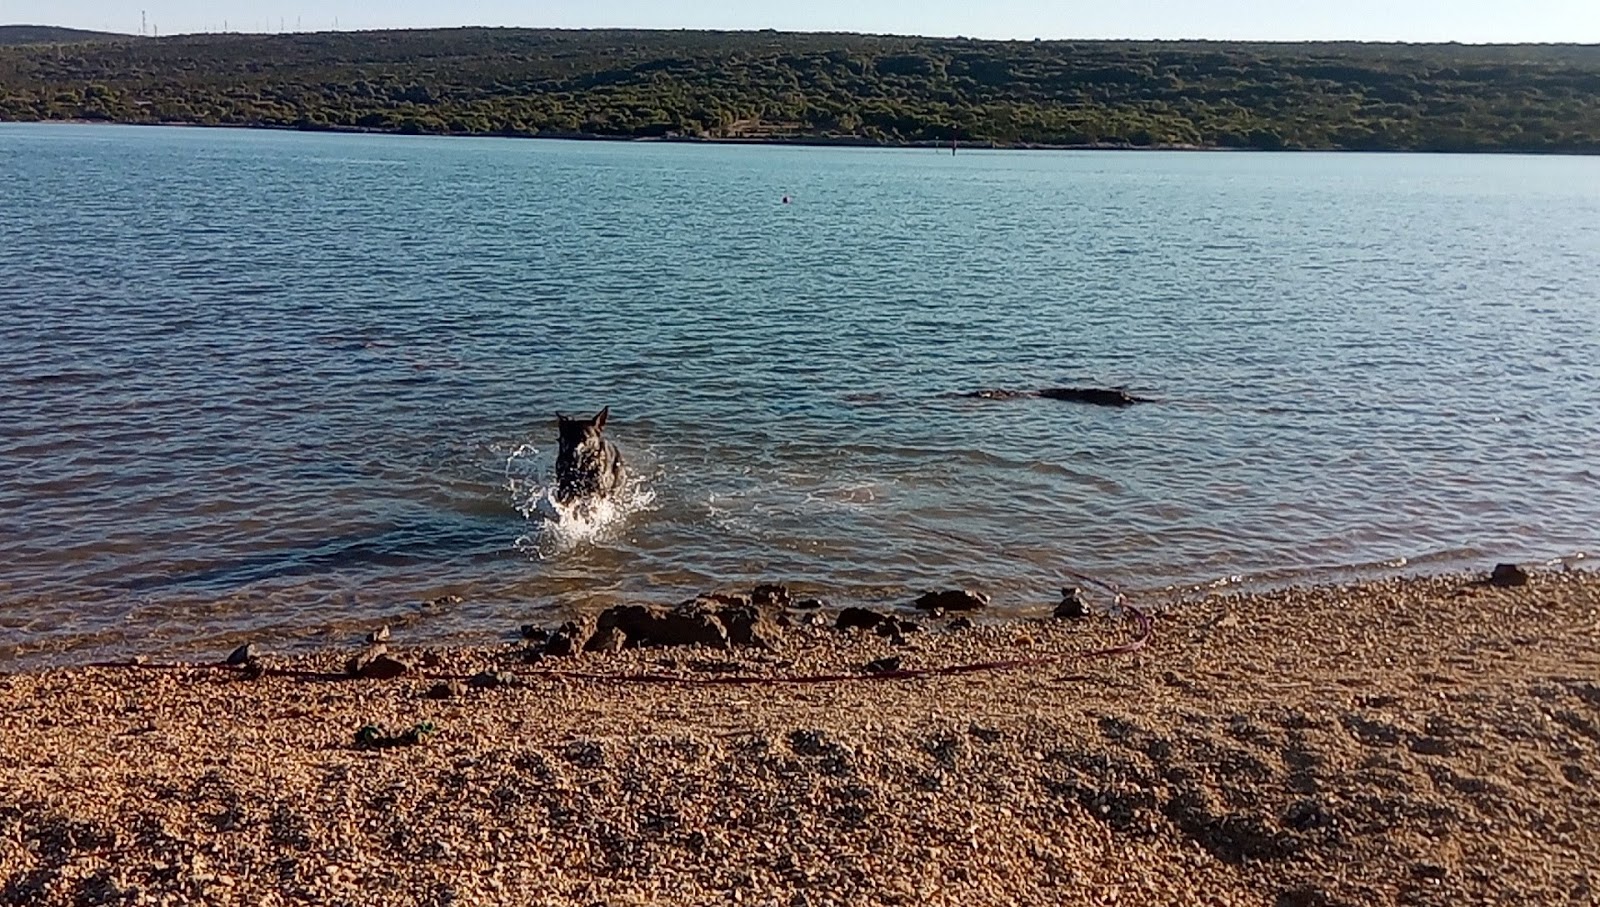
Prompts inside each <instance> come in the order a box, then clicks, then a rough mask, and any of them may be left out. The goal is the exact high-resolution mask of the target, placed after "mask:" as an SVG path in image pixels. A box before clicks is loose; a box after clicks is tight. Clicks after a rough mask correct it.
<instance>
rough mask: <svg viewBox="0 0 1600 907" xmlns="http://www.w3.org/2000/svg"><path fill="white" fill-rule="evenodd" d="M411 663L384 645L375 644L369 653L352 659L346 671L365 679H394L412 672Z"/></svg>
mask: <svg viewBox="0 0 1600 907" xmlns="http://www.w3.org/2000/svg"><path fill="white" fill-rule="evenodd" d="M411 670H412V667H411V663H410V662H407V661H403V660H401V659H399V658H395V657H394V656H392V655H390V654H389V652H388V650H387V649H386V648H385V647H384V646H373V647H372V649H371V650H370V651H368V652H367V653H365V654H363V655H360V656H357V657H355V658H352V659H350V663H349V664H348V665H346V666H345V671H346V673H348V674H349V675H350V676H352V677H360V678H362V679H364V680H393V679H394V678H396V677H400V676H403V675H405V674H408V673H410V672H411Z"/></svg>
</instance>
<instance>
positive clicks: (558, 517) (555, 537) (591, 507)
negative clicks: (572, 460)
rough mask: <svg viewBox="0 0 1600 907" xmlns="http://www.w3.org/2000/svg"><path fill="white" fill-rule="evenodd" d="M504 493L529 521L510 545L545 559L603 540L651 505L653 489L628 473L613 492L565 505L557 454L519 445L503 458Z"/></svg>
mask: <svg viewBox="0 0 1600 907" xmlns="http://www.w3.org/2000/svg"><path fill="white" fill-rule="evenodd" d="M505 477H506V484H505V488H506V491H507V492H508V493H509V494H510V495H511V504H512V506H513V507H515V508H516V509H517V512H518V513H521V514H522V516H523V517H524V518H525V519H527V520H528V521H529V523H531V524H532V526H531V528H530V530H529V531H528V532H526V533H524V534H523V535H521V536H520V537H518V538H517V540H516V541H515V542H513V543H512V545H513V547H514V548H516V550H517V551H520V552H522V553H523V554H527V555H531V556H533V557H537V558H541V559H543V558H549V557H554V556H556V555H558V554H560V553H561V552H563V551H570V550H572V549H573V548H576V547H578V546H580V545H584V544H597V543H603V542H604V541H605V540H606V539H607V538H609V537H610V536H611V535H612V534H613V533H614V532H615V531H616V530H617V529H618V528H619V527H621V526H622V525H623V524H624V523H625V522H627V519H628V517H630V516H632V515H633V514H635V513H639V512H641V511H644V510H648V509H650V507H651V505H653V504H654V503H655V500H656V493H655V490H654V489H652V488H650V487H649V482H648V481H647V478H646V477H645V476H644V475H643V474H641V473H639V472H637V471H630V472H629V473H628V478H627V481H626V482H624V483H623V486H622V488H621V489H619V490H618V491H617V493H616V494H614V495H612V496H610V497H606V498H591V499H586V500H580V501H573V502H571V503H569V504H563V503H561V502H560V501H557V500H556V495H555V492H556V484H555V452H554V451H553V450H549V451H540V450H539V448H537V447H535V446H534V445H532V444H523V445H521V446H520V447H518V448H516V449H515V450H513V451H511V453H510V454H509V455H508V456H507V457H506V472H505Z"/></svg>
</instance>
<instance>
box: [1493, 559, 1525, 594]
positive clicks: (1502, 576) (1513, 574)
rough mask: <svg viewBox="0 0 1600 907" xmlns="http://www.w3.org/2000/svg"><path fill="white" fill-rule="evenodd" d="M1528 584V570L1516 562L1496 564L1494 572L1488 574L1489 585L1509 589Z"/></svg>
mask: <svg viewBox="0 0 1600 907" xmlns="http://www.w3.org/2000/svg"><path fill="white" fill-rule="evenodd" d="M1527 584H1528V571H1526V570H1524V569H1522V568H1521V567H1519V566H1517V565H1516V564H1497V565H1496V566H1495V568H1494V572H1493V573H1491V574H1489V585H1491V586H1495V587H1497V588H1501V589H1510V588H1515V587H1517V586H1526V585H1527Z"/></svg>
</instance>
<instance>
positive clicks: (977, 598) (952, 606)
mask: <svg viewBox="0 0 1600 907" xmlns="http://www.w3.org/2000/svg"><path fill="white" fill-rule="evenodd" d="M912 604H913V605H915V606H916V607H917V608H918V609H919V610H922V611H981V610H983V609H984V608H987V607H989V596H987V595H984V594H983V593H982V592H972V591H970V590H967V589H946V590H945V591H943V592H929V593H927V594H926V595H923V596H922V597H921V598H919V599H917V600H916V601H915V602H912Z"/></svg>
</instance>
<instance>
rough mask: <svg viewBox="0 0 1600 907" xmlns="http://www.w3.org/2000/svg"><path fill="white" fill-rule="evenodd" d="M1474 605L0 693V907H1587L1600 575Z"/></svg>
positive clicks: (1593, 836) (1364, 600)
mask: <svg viewBox="0 0 1600 907" xmlns="http://www.w3.org/2000/svg"><path fill="white" fill-rule="evenodd" d="M1473 579H1475V578H1472V577H1462V576H1450V577H1434V578H1411V579H1396V580H1388V581H1381V582H1372V583H1366V584H1360V585H1352V586H1345V587H1329V588H1306V589H1292V590H1285V591H1281V592H1275V593H1270V594H1263V595H1229V596H1214V597H1210V598H1206V599H1201V600H1196V601H1191V602H1186V603H1182V604H1178V605H1175V606H1172V607H1170V608H1167V609H1164V610H1162V611H1160V612H1159V613H1158V614H1157V616H1156V618H1155V621H1154V628H1153V629H1154V633H1153V637H1152V639H1151V642H1150V645H1149V646H1148V648H1147V649H1146V650H1144V651H1143V652H1141V653H1139V654H1136V655H1132V656H1125V657H1117V658H1105V659H1093V660H1083V659H1078V658H1074V657H1072V653H1074V652H1081V651H1085V650H1090V649H1095V648H1099V647H1103V646H1107V645H1114V644H1116V643H1119V642H1123V641H1126V639H1127V638H1128V635H1129V633H1130V632H1132V630H1133V629H1134V628H1133V626H1132V624H1131V623H1130V622H1128V621H1125V620H1119V619H1115V618H1113V617H1111V616H1097V617H1091V618H1089V619H1087V620H1082V621H1038V622H1019V623H1008V624H1001V625H995V626H985V625H982V624H981V623H980V626H978V627H977V628H974V629H963V630H957V631H949V630H946V629H944V628H943V627H944V624H945V623H946V622H945V621H933V622H927V623H926V626H927V627H928V628H929V629H928V630H927V631H925V632H922V633H916V634H911V635H910V636H908V637H907V639H906V642H905V644H904V645H895V644H894V643H893V642H891V641H889V640H885V639H882V638H879V637H877V636H874V635H870V634H865V635H863V634H861V633H859V631H854V632H852V633H850V634H844V633H839V632H837V631H834V630H832V629H813V628H792V629H789V630H787V631H785V633H784V635H783V637H782V639H781V642H780V643H779V645H778V647H777V648H776V650H775V651H770V652H765V651H759V650H739V651H714V650H704V649H675V650H670V651H669V650H638V651H634V650H630V651H625V652H620V653H610V654H588V655H581V656H577V657H575V658H571V659H561V660H559V661H549V660H547V661H544V662H541V663H538V664H526V663H523V662H521V661H520V658H519V652H518V650H516V649H513V648H506V649H477V650H466V651H450V652H441V653H426V652H421V651H417V650H409V649H407V647H406V646H405V640H404V639H403V638H400V634H397V635H396V639H395V640H393V641H391V646H393V648H394V650H395V651H396V652H397V653H399V654H401V655H402V657H412V658H418V659H421V658H422V657H423V656H426V657H427V660H428V661H430V662H433V664H432V666H430V667H425V668H423V669H422V670H421V672H419V673H417V674H411V675H407V676H404V677H400V678H398V679H393V680H321V679H317V678H315V677H312V676H309V675H308V676H284V675H275V674H269V675H267V676H264V677H258V678H255V679H246V678H245V677H243V676H242V675H241V673H240V672H239V671H237V670H225V669H218V668H187V669H177V670H168V669H158V668H153V667H145V668H138V669H111V668H76V669H64V670H51V671H44V672H39V673H28V674H19V675H0V792H3V796H0V903H4V904H35V903H39V904H76V903H84V904H99V903H108V904H121V903H167V904H179V903H185V904H186V903H208V904H288V903H305V904H363V905H368V904H439V905H443V904H582V905H592V904H607V905H623V904H726V903H742V904H773V905H786V907H787V905H824V904H839V905H844V904H850V905H859V904H907V905H910V904H917V905H921V904H963V905H970V904H1167V903H1184V904H1190V903H1208V904H1267V905H1284V907H1288V905H1322V904H1351V905H1356V904H1391V903H1393V904H1419V905H1425V904H1457V903H1514V904H1532V903H1539V904H1568V903H1572V904H1594V903H1600V819H1597V818H1596V817H1597V816H1600V576H1596V575H1594V574H1588V573H1550V574H1535V575H1534V577H1533V579H1532V582H1531V584H1530V585H1528V586H1526V587H1523V588H1518V589H1498V588H1491V587H1488V586H1485V585H1479V584H1475V583H1473V582H1472V580H1473ZM349 654H350V653H348V652H327V653H322V654H319V655H317V656H314V657H311V658H307V659H301V660H297V661H295V662H293V663H290V662H282V661H272V660H270V659H269V660H268V664H270V665H273V666H275V667H290V668H294V669H301V670H319V669H337V668H338V667H339V666H340V664H341V663H342V662H343V660H344V659H345V658H346V657H348V655H349ZM1043 655H1060V656H1062V657H1061V660H1060V661H1058V662H1055V663H1053V664H1049V665H1045V666H1034V667H1030V668H1026V669H1017V670H1011V671H1003V672H995V673H979V674H970V675H962V676H949V677H932V678H917V679H905V680H887V681H859V682H840V683H827V684H809V685H783V684H760V685H751V686H708V685H687V684H676V683H670V684H664V683H654V684H637V683H627V682H617V681H608V680H603V679H554V678H551V677H549V676H541V675H540V674H538V673H537V672H540V671H545V670H548V669H551V668H553V667H559V668H563V669H575V670H579V671H584V672H590V673H594V674H602V675H626V674H630V673H634V672H639V671H646V670H648V671H652V672H656V673H665V674H675V675H680V676H685V677H698V678H712V677H726V676H745V675H754V676H790V675H794V674H805V673H817V672H832V671H844V672H848V673H853V672H855V671H857V670H858V669H859V667H860V666H861V665H863V664H865V663H866V662H868V661H871V660H873V659H877V658H880V657H885V656H897V657H899V658H901V659H902V663H903V665H904V666H906V667H929V666H938V665H952V664H960V663H969V662H974V661H985V660H995V659H1012V658H1017V657H1019V656H1026V657H1033V656H1043ZM483 669H493V670H500V671H513V672H516V674H515V676H514V682H513V683H510V684H503V685H501V686H498V687H494V688H481V689H480V688H468V689H467V690H465V692H464V693H462V694H461V695H458V696H455V697H453V698H449V699H443V700H435V699H429V698H426V696H425V693H426V692H427V691H428V689H429V688H430V687H432V686H434V685H435V684H436V683H437V682H438V680H437V679H435V678H434V677H428V676H422V675H423V674H429V675H441V676H442V675H450V674H455V675H465V674H470V673H473V672H476V671H479V670H483ZM424 722H426V723H429V724H431V726H432V728H433V730H432V732H431V733H426V734H420V735H419V737H420V740H419V742H418V743H417V744H416V745H413V746H396V747H393V748H387V749H376V750H366V749H360V748H357V747H356V745H355V738H356V733H357V731H358V729H359V728H361V727H362V726H364V725H368V724H373V725H377V726H379V727H380V728H381V729H383V730H385V731H388V732H403V731H405V730H407V729H413V728H416V727H417V726H418V725H421V724H423V723H424Z"/></svg>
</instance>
